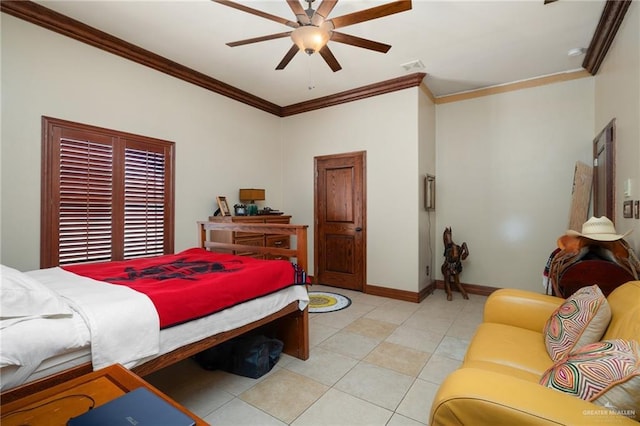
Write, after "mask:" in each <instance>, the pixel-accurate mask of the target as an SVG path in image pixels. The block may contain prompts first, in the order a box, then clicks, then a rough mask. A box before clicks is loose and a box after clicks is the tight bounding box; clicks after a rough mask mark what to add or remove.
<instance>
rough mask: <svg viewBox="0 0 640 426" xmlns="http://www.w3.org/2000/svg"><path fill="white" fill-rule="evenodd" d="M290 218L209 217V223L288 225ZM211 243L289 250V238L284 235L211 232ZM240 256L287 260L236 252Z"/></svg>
mask: <svg viewBox="0 0 640 426" xmlns="http://www.w3.org/2000/svg"><path fill="white" fill-rule="evenodd" d="M290 220H291V216H285V215H268V214H264V215H256V216H209V222H221V223H234V222H237V223H270V224H274V223H280V224H289V222H290ZM211 241H216V242H220V243H229V244H243V245H247V246H258V247H275V248H283V249H288V248H291V237H288V236H286V235H272V234H254V233H250V232H237V231H211ZM235 254H237V255H241V256H252V257H257V258H260V259H264V258H267V259H287V258H286V257H285V256H274V255H269V254H267V255H263V254H261V253H252V252H250V251H242V252H239V251H238V252H236V253H235Z"/></svg>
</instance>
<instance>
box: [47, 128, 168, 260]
mask: <svg viewBox="0 0 640 426" xmlns="http://www.w3.org/2000/svg"><path fill="white" fill-rule="evenodd" d="M63 132H73V133H79V134H84V135H91V137H90V138H86V137H85V138H83V139H84V140H89V141H95V142H96V143H100V144H103V145H109V144H110V145H111V146H112V147H113V152H114V154H113V165H112V176H113V189H112V191H113V208H114V211H113V213H112V222H111V224H112V231H111V247H112V249H111V259H109V260H123V259H124V247H125V237H124V184H123V182H124V173H125V167H124V153H125V148H127V147H128V148H129V149H131V148H132V147H135V148H133V149H139V148H141V147H142V148H143V149H149V151H153V152H161V153H163V154H164V216H163V238H162V250H163V254H171V253H173V252H174V238H175V237H174V217H175V143H174V142H171V141H166V140H162V139H156V138H151V137H147V136H141V135H135V134H131V133H126V132H121V131H118V130H111V129H106V128H102V127H96V126H92V125H88V124H82V123H76V122H72V121H67V120H61V119H57V118H52V117H46V116H42V158H41V166H42V169H41V204H40V209H41V215H40V267H41V268H48V267H53V266H59V264H60V241H59V239H60V232H59V230H60V189H61V185H60V163H61V161H60V145H61V144H60V140H61V137H62V134H63ZM94 138H95V139H94ZM87 262H90V260H87Z"/></svg>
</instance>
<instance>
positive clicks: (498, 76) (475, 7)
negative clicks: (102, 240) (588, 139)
mask: <svg viewBox="0 0 640 426" xmlns="http://www.w3.org/2000/svg"><path fill="white" fill-rule="evenodd" d="M319 1H320V0H316V2H315V3H314V4H313V7H314V8H317V6H318V2H319ZM389 1H391V0H388V1H378V0H340V1H339V3H338V4H337V6H336V7H335V8H334V9H333V11H332V12H331V14H330V15H329V18H331V17H337V16H341V15H344V14H347V13H351V12H355V11H360V10H363V9H368V8H371V7H375V6H378V5H380V4H384V3H388V2H389ZM238 2H239V3H242V4H244V5H247V6H250V7H252V8H254V9H259V10H262V11H265V12H268V13H271V14H273V15H277V16H281V17H283V18H287V19H291V20H293V21H295V18H294V15H293V12H292V11H291V9H290V8H289V7H288V5H287V4H286V2H285V0H268V1H265V0H238ZM37 3H39V4H41V5H43V6H45V7H47V8H50V9H53V10H55V11H57V12H60V13H62V14H64V15H67V16H69V17H72V18H74V19H77V20H79V21H82V22H84V23H86V24H88V25H90V26H92V27H95V28H97V29H99V30H102V31H105V32H107V33H109V34H112V35H114V36H116V37H118V38H121V39H123V40H125V41H128V42H129V43H132V44H135V45H137V46H139V47H142V48H144V49H147V50H149V51H152V52H154V53H156V54H158V55H161V56H164V57H165V58H168V59H170V60H173V61H175V62H178V63H181V64H183V65H185V66H187V67H189V68H192V69H194V70H196V71H199V72H201V73H204V74H206V75H208V76H210V77H212V78H215V79H217V80H219V81H222V82H224V83H227V84H230V85H231V86H234V87H236V88H238V89H241V90H244V91H246V92H249V93H251V94H253V95H256V96H258V97H260V98H263V99H265V100H267V101H270V102H273V103H275V104H277V105H280V106H287V105H292V104H295V103H298V102H302V101H306V100H310V99H315V98H319V97H323V96H327V95H331V94H335V93H338V92H341V91H345V90H350V89H354V88H357V87H361V86H365V85H368V84H372V83H377V82H380V81H384V80H388V79H392V78H395V77H402V76H405V75H407V74H411V73H414V72H425V73H427V77H426V78H425V80H424V82H425V84H426V85H427V87H428V88H429V89H430V90H431V92H432V93H433V94H434V95H435V96H444V95H448V94H453V93H459V92H462V91H467V90H473V89H477V88H483V87H488V86H494V85H499V84H504V83H511V82H515V81H521V80H527V79H531V78H535V77H540V76H545V75H550V74H555V73H561V72H566V71H573V70H578V69H581V68H582V67H581V64H582V61H583V59H584V56H578V57H569V56H568V55H567V52H568V50H569V49H571V48H576V47H584V48H586V47H588V46H589V42H590V40H591V37H592V35H593V33H594V30H595V28H596V26H597V24H598V20H599V18H600V15H601V13H602V10H603V7H604V3H605V1H604V0H559V1H556V2H554V3H550V4H548V5H544V4H543V0H526V1H516V0H505V1H479V0H476V1H454V0H446V1H445V0H441V1H434V0H413V8H412V9H411V10H409V11H407V12H402V13H398V14H395V15H391V16H387V17H383V18H379V19H376V20H372V21H367V22H363V23H359V24H356V25H352V26H348V27H343V28H341V29H340V31H341V32H343V33H347V34H352V35H355V36H359V37H364V38H368V39H372V40H375V41H379V42H382V43H386V44H390V45H392V48H391V50H390V51H389V52H388V53H386V54H382V53H378V52H374V51H370V50H366V49H361V48H358V47H353V46H349V45H345V44H341V43H336V42H329V47H330V48H331V50H332V52H333V54H334V55H335V57H336V59H337V60H338V62H339V63H340V64H341V65H342V70H340V71H338V72H335V73H334V72H332V71H331V69H330V68H329V67H328V66H327V65H326V63H325V62H324V60H323V59H322V58H321V57H320V56H319V55H318V54H314V55H312V56H307V55H306V54H304V53H302V52H300V53H298V54H297V55H296V56H295V57H294V58H293V60H292V61H291V62H290V63H289V65H288V66H287V67H286V68H285V69H284V70H282V71H276V70H275V67H276V65H277V64H278V63H279V62H280V60H281V59H282V57H283V56H284V55H285V53H286V52H287V51H288V50H289V48H290V47H291V45H292V42H291V40H290V39H289V38H281V39H276V40H270V41H265V42H261V43H255V44H250V45H245V46H239V47H233V48H232V47H228V46H226V45H225V43H227V42H231V41H237V40H241V39H245V38H251V37H258V36H262V35H267V34H272V33H279V32H283V31H288V30H290V28H289V27H286V26H285V25H282V24H279V23H276V22H273V21H270V20H267V19H264V18H261V17H259V16H255V15H251V14H248V13H245V12H241V11H238V10H235V9H232V8H229V7H227V6H224V5H221V4H218V3H214V2H212V1H210V0H171V1H167V0H165V1H151V0H136V1H86V0H76V1H56V0H48V1H37ZM304 7H305V8H306V3H305V4H304ZM416 60H419V61H421V62H422V63H423V64H424V69H418V68H412V69H410V70H408V71H407V70H405V69H404V68H403V67H402V64H406V63H409V62H412V61H416Z"/></svg>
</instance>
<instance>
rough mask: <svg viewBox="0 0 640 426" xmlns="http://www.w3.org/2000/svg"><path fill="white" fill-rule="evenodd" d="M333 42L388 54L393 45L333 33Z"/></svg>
mask: <svg viewBox="0 0 640 426" xmlns="http://www.w3.org/2000/svg"><path fill="white" fill-rule="evenodd" d="M331 41H337V42H338V43H344V44H350V45H352V46H356V47H362V48H363V49H369V50H375V51H376V52H382V53H387V52H388V51H389V49H391V45H389V44H384V43H378V42H377V41H373V40H368V39H366V38H360V37H356V36H353V35H349V34H343V33H339V32H336V31H333V33H332V35H331Z"/></svg>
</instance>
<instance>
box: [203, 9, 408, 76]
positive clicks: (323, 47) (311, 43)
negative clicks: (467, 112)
mask: <svg viewBox="0 0 640 426" xmlns="http://www.w3.org/2000/svg"><path fill="white" fill-rule="evenodd" d="M213 1H215V2H216V3H220V4H223V5H225V6H229V7H232V8H234V9H238V10H241V11H243V12H247V13H250V14H252V15H256V16H260V17H262V18H265V19H269V20H271V21H275V22H279V23H281V24H284V25H286V26H288V27H291V28H293V30H291V31H285V32H282V33H276V34H269V35H266V36H261V37H254V38H248V39H245V40H239V41H234V42H231V43H227V46H230V47H236V46H242V45H245V44H251V43H258V42H261V41H267V40H274V39H277V38H284V37H291V39H292V40H293V42H294V44H293V46H291V48H290V49H289V51H288V52H287V53H286V54H285V55H284V58H282V60H281V61H280V63H279V64H278V66H276V70H282V69H284V68H285V67H286V66H287V65H288V64H289V62H291V59H293V57H294V56H295V55H296V53H298V51H300V50H302V51H304V52H306V53H307V54H309V55H312V54H313V53H315V52H318V53H320V56H322V58H323V59H324V60H325V62H326V63H327V65H329V67H330V68H331V69H332V70H333V72H336V71H339V70H341V69H342V67H341V66H340V64H339V63H338V60H337V59H336V58H335V56H333V53H331V50H330V49H329V46H327V42H329V40H331V41H335V42H338V43H344V44H349V45H351V46H356V47H361V48H364V49H369V50H374V51H376V52H382V53H387V52H388V51H389V49H391V46H390V45H388V44H384V43H379V42H377V41H373V40H368V39H365V38H361V37H356V36H353V35H349V34H344V33H340V32H337V31H335V29H336V28H341V27H346V26H348V25H353V24H358V23H360V22H364V21H369V20H372V19H377V18H382V17H384V16H388V15H393V14H394V13H399V12H404V11H407V10H410V9H411V0H399V1H394V2H391V3H386V4H382V5H380V6H376V7H372V8H370V9H365V10H361V11H359V12H353V13H349V14H347V15H342V16H338V17H336V18H331V19H328V16H329V14H330V13H331V11H332V10H333V8H334V7H335V6H336V3H338V0H320V4H319V5H318V8H317V9H315V10H314V9H313V8H312V7H311V4H312V3H313V2H314V1H315V0H304V1H306V3H308V5H309V7H308V8H307V9H306V10H305V9H304V8H303V7H302V4H301V3H300V0H286V2H287V4H288V5H289V7H290V8H291V11H292V12H293V13H294V15H295V16H296V21H291V20H289V19H286V18H281V17H279V16H276V15H272V14H270V13H266V12H263V11H261V10H257V9H253V8H251V7H248V6H245V5H242V4H240V3H236V2H235V1H230V0H213Z"/></svg>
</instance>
